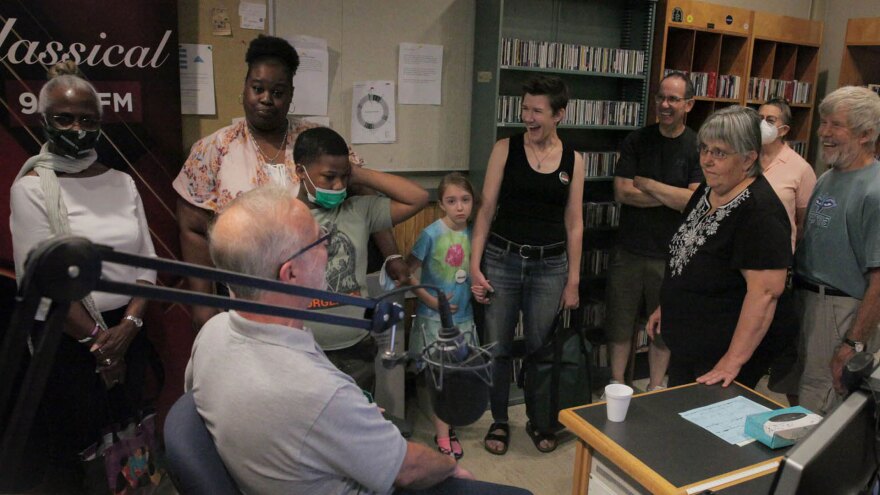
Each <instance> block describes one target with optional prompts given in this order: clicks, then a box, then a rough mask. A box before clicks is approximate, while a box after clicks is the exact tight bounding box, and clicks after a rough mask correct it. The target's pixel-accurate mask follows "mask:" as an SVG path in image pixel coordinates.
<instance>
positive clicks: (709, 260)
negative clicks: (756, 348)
mask: <svg viewBox="0 0 880 495" xmlns="http://www.w3.org/2000/svg"><path fill="white" fill-rule="evenodd" d="M708 195H709V188H708V187H707V186H706V185H705V184H702V185H700V187H699V188H698V189H697V190H696V192H694V195H693V197H691V200H690V202H689V203H688V205H687V208H686V209H685V211H684V215H685V220H684V222H682V224H681V226H680V227H679V228H678V230H677V231H676V232H675V235H674V236H673V237H672V240H671V241H670V243H669V258H668V262H667V264H666V276H665V278H664V280H663V288H662V290H661V294H660V307H661V308H662V320H661V332H662V333H663V340H664V341H665V342H666V344H667V345H668V346H669V348H670V350H671V351H672V355H673V356H675V354H676V353H679V355H680V356H688V355H690V356H695V355H700V356H708V357H714V358H720V357H721V356H722V355H724V353H725V352H727V349H728V347H729V346H730V341H731V338H732V337H733V331H734V330H735V329H736V324H737V322H738V321H739V313H740V310H741V309H742V305H743V299H744V298H745V295H746V280H745V278H744V277H743V276H742V273H741V272H740V270H742V269H750V270H770V269H785V268H788V267H790V266H791V262H792V255H791V223H790V222H789V221H788V215H787V214H786V212H785V207H783V206H782V202H780V201H779V198H778V197H777V196H776V193H775V192H773V189H772V188H771V187H770V184H769V183H768V182H767V180H766V179H765V178H764V177H763V176H759V177H757V178H756V179H755V181H754V182H753V183H752V184H751V185H749V187H747V188H746V189H745V190H743V192H741V193H740V194H739V195H738V196H737V197H736V198H734V199H733V200H731V201H730V202H729V203H727V204H726V205H722V206H720V207H718V209H717V210H715V212H714V213H712V214H711V215H708V216H707V215H706V213H707V212H708V211H709V209H710V205H709V199H708ZM792 313H793V308H792V307H791V306H790V305H789V304H782V305H777V309H776V312H775V314H774V317H773V323H771V325H770V329H769V330H768V333H767V337H765V339H764V343H762V346H764V345H765V344H767V343H772V344H773V345H774V346H775V345H777V344H779V343H784V340H785V338H788V337H785V338H783V337H782V335H783V334H785V335H786V336H790V331H791V326H790V322H791V321H792V320H793V317H792V316H793V315H792Z"/></svg>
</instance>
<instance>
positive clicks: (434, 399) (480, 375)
mask: <svg viewBox="0 0 880 495" xmlns="http://www.w3.org/2000/svg"><path fill="white" fill-rule="evenodd" d="M437 302H438V308H437V309H438V312H439V313H440V325H441V328H440V333H439V335H438V338H437V340H436V341H434V342H432V343H430V344H428V345H427V346H426V347H425V349H424V351H423V352H422V356H421V358H422V361H424V363H425V364H426V365H427V369H428V371H429V372H430V375H431V378H432V380H431V381H432V382H433V383H430V382H429V383H428V391H429V395H430V397H431V405H432V406H433V408H434V414H436V415H437V417H438V418H439V419H440V420H441V421H443V422H444V423H447V424H449V425H451V426H466V425H469V424H471V423H473V422H475V421H477V420H478V419H480V417H481V416H482V415H483V413H484V412H485V411H486V406H487V405H488V403H489V387H491V386H492V355H491V354H490V353H489V351H488V349H487V348H482V347H478V346H476V345H475V343H474V337H473V335H472V334H471V333H470V332H467V333H462V332H461V330H459V329H458V327H456V326H455V325H454V324H453V319H452V311H451V310H450V308H449V301H448V300H447V299H446V297H445V296H444V294H443V293H442V292H440V293H439V296H438V297H437Z"/></svg>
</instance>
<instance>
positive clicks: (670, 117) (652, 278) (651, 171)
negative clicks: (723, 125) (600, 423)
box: [605, 72, 703, 390]
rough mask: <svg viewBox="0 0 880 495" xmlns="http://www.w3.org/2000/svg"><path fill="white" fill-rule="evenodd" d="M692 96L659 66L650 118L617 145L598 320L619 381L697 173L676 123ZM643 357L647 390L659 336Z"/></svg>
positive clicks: (654, 297) (686, 135)
mask: <svg viewBox="0 0 880 495" xmlns="http://www.w3.org/2000/svg"><path fill="white" fill-rule="evenodd" d="M693 96H694V87H693V84H692V83H691V81H690V79H689V78H688V77H687V76H686V75H685V74H683V73H681V72H671V73H669V74H667V75H666V76H665V77H664V78H663V80H662V81H660V88H659V91H658V92H657V94H656V95H655V96H654V102H655V103H656V105H657V118H658V122H657V123H656V124H652V125H649V126H646V127H643V128H642V129H639V130H637V131H634V132H632V133H631V134H630V135H629V136H627V137H626V139H624V141H623V144H622V145H621V148H620V158H619V159H618V161H617V166H616V170H615V177H614V199H615V201H617V202H619V203H621V210H620V228H619V231H618V236H617V249H616V250H615V253H614V256H613V258H612V260H611V263H610V266H609V271H608V286H607V301H606V304H607V306H606V320H605V334H606V337H607V339H608V348H609V353H610V356H609V357H610V362H611V382H612V383H622V382H623V381H624V374H625V371H626V367H627V362H628V361H629V356H630V350H631V346H632V336H633V333H634V331H635V327H636V325H637V322H638V321H639V320H640V316H642V315H644V316H647V315H650V314H651V312H652V311H654V309H656V308H657V305H658V304H659V300H660V286H661V284H662V282H663V273H664V268H665V260H666V257H667V254H668V252H669V248H668V246H669V240H670V239H671V238H672V234H673V233H674V232H675V229H676V228H677V227H678V225H679V224H680V223H681V211H682V210H683V209H684V207H685V205H687V202H688V199H690V197H691V194H692V193H693V191H694V189H696V188H697V186H698V185H699V183H700V182H701V181H702V180H703V173H702V171H701V170H700V162H699V155H698V153H697V135H696V133H695V132H694V131H693V130H691V129H690V128H688V127H687V126H686V125H685V123H684V121H685V117H686V116H687V114H688V112H690V111H691V109H692V108H693V106H694V100H693ZM648 362H649V367H650V381H649V383H648V390H654V389H656V388H658V387H660V388H662V386H663V378H664V376H665V375H666V368H667V365H668V364H669V349H668V348H667V347H666V345H665V344H664V343H663V341H662V339H660V338H659V336H658V338H656V339H654V340H652V341H651V342H650V343H649V351H648Z"/></svg>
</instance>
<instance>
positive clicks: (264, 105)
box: [173, 35, 409, 330]
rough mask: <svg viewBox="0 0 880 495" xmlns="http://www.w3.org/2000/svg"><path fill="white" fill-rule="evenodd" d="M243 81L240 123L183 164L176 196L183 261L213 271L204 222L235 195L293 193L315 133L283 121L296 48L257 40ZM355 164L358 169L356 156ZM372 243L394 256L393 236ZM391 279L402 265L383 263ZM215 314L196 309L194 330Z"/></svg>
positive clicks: (194, 284) (402, 271) (201, 285)
mask: <svg viewBox="0 0 880 495" xmlns="http://www.w3.org/2000/svg"><path fill="white" fill-rule="evenodd" d="M245 61H246V62H247V65H248V71H247V75H246V76H245V80H244V88H243V90H242V95H241V99H242V106H243V107H244V115H245V118H244V119H241V120H239V121H237V122H236V123H234V124H232V125H230V126H227V127H224V128H222V129H220V130H218V131H216V132H214V133H213V134H211V135H210V136H207V137H205V138H202V139H200V140H199V141H198V142H196V143H195V144H194V145H193V147H192V149H191V151H190V154H189V157H188V158H187V160H186V162H185V163H184V164H183V168H181V170H180V173H179V174H178V176H177V178H176V179H174V183H173V186H174V190H175V191H177V193H178V194H179V197H178V199H177V218H178V223H179V225H180V246H181V252H182V254H183V259H184V260H185V261H188V262H191V263H197V264H200V265H205V266H213V264H212V263H211V258H210V257H209V255H208V241H207V238H206V232H207V226H208V222H209V221H210V220H211V218H213V217H214V215H215V214H216V213H218V212H219V211H221V210H222V209H223V208H224V207H225V206H226V205H227V204H228V203H229V202H230V201H232V200H233V199H235V198H236V197H237V196H238V195H240V194H242V193H244V192H246V191H250V190H251V189H254V188H256V187H260V186H263V185H266V184H269V183H274V184H278V185H281V186H287V187H290V188H292V189H293V190H294V194H296V193H297V192H298V190H299V179H297V176H296V173H295V171H294V168H295V165H294V162H293V143H294V142H295V141H296V137H297V136H298V135H299V134H300V133H301V132H303V131H304V130H306V129H310V128H313V127H317V126H316V125H315V124H311V123H308V122H302V121H299V120H296V119H291V118H289V117H288V114H287V112H288V111H289V110H290V104H291V102H292V101H293V92H294V87H293V76H294V74H296V70H297V68H298V67H299V56H298V55H297V53H296V50H295V49H294V48H293V47H292V46H291V45H290V43H288V42H287V41H285V40H284V39H282V38H276V37H274V36H264V35H260V36H258V37H257V38H255V39H254V40H253V41H252V42H251V44H250V46H249V47H248V51H247V54H246V55H245ZM349 159H350V160H351V162H352V164H353V165H358V166H361V165H363V163H362V161H361V159H360V158H359V157H358V156H357V155H355V154H354V153H353V152H351V153H350V155H349ZM373 240H374V242H375V243H376V244H377V246H378V247H379V249H380V250H381V251H382V254H383V256H389V255H391V254H397V245H396V243H395V242H394V236H393V235H392V233H391V231H390V230H387V231H383V232H378V233H376V234H375V235H374V236H373ZM387 269H388V271H389V274H390V275H391V277H392V278H393V279H394V280H408V279H409V270H408V269H407V267H406V263H403V262H402V260H399V259H398V260H393V261H391V262H389V263H388V264H387ZM188 282H189V286H190V288H192V289H194V290H198V291H201V292H207V293H211V292H213V291H214V287H213V284H212V283H210V282H207V281H205V280H201V279H198V278H190V279H189V281H188ZM215 313H217V310H215V309H213V308H207V307H194V308H193V327H194V328H195V329H196V330H198V329H200V328H201V327H202V325H203V324H204V323H205V322H206V321H208V319H210V318H211V317H212V316H213V315H214V314H215Z"/></svg>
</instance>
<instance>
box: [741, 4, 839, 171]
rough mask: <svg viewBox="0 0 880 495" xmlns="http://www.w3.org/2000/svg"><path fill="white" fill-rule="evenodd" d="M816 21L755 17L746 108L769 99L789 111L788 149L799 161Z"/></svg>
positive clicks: (817, 39)
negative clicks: (784, 102) (777, 100)
mask: <svg viewBox="0 0 880 495" xmlns="http://www.w3.org/2000/svg"><path fill="white" fill-rule="evenodd" d="M822 31H823V24H822V22H821V21H811V20H809V19H799V18H796V17H788V16H781V15H776V14H769V13H767V12H761V11H755V13H754V24H753V27H752V47H751V55H750V57H749V59H750V64H749V79H748V86H747V89H746V104H747V105H749V106H751V107H754V108H757V107H758V106H760V105H761V104H762V103H764V102H765V101H767V100H768V99H770V98H772V97H782V98H785V99H786V100H787V101H788V102H789V105H790V106H791V113H792V123H791V131H789V133H788V140H789V146H791V147H792V148H793V149H794V150H795V151H797V152H798V153H800V154H801V155H802V156H804V157H805V158H806V157H807V153H808V151H809V142H810V126H811V124H812V121H813V110H814V108H815V103H816V94H815V93H816V79H817V77H818V72H819V47H820V45H821V44H822Z"/></svg>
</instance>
